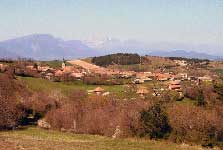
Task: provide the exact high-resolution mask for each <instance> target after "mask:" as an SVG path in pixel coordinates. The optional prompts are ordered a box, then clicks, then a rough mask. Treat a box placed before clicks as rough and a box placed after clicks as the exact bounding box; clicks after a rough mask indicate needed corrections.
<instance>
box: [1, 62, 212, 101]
mask: <svg viewBox="0 0 223 150" xmlns="http://www.w3.org/2000/svg"><path fill="white" fill-rule="evenodd" d="M174 63H175V64H176V66H178V67H184V68H187V67H188V66H189V64H188V63H187V61H185V60H174ZM68 64H69V65H68ZM5 68H7V65H4V64H0V70H1V71H4V69H5ZM17 69H18V68H17ZM23 70H24V68H23ZM25 70H28V71H26V72H30V71H31V72H32V71H33V72H35V73H37V74H38V75H39V76H38V77H40V78H42V79H46V80H49V81H52V82H60V81H77V80H78V81H83V82H84V81H85V80H87V78H89V80H94V78H95V77H98V78H99V80H100V78H103V77H105V78H104V79H103V80H106V81H105V82H102V83H100V82H99V83H90V84H96V85H98V87H96V88H95V89H91V90H88V91H87V93H88V94H96V95H102V96H107V95H109V94H110V92H109V91H105V89H103V88H102V87H100V85H103V84H107V81H108V82H109V83H110V81H114V80H115V81H119V80H121V81H123V80H124V81H126V82H125V83H123V82H111V83H110V85H113V84H114V85H115V84H118V85H125V84H127V85H136V91H135V92H136V94H138V95H139V96H141V97H142V98H144V97H145V95H149V94H150V95H153V96H160V95H161V94H162V93H163V92H164V91H174V92H176V93H178V94H179V99H182V98H183V97H184V94H183V88H184V86H182V83H184V82H189V83H191V84H194V85H199V84H200V83H201V82H212V81H213V78H212V77H211V76H210V75H204V76H191V75H188V73H187V72H186V71H185V70H184V72H179V73H177V74H176V73H173V72H165V71H160V72H158V71H156V72H150V71H139V72H136V71H133V70H129V71H126V70H119V69H110V68H106V67H101V66H97V65H95V64H92V63H89V62H86V61H83V60H70V61H65V60H63V61H62V62H61V65H60V67H58V68H53V67H50V66H47V65H41V64H40V63H39V65H38V64H37V63H34V64H33V65H25ZM28 74H29V73H28ZM31 74H32V73H31ZM101 80H102V79H101Z"/></svg>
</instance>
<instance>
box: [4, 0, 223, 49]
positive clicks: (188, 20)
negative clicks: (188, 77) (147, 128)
mask: <svg viewBox="0 0 223 150" xmlns="http://www.w3.org/2000/svg"><path fill="white" fill-rule="evenodd" d="M0 18H1V21H0V40H5V39H10V38H14V37H18V36H23V35H27V34H33V33H49V34H52V35H55V36H57V37H61V38H64V39H81V40H84V39H87V38H89V37H90V36H95V35H96V36H97V35H98V36H109V37H115V38H119V39H123V40H127V39H135V40H139V41H144V42H148V43H151V42H156V43H158V42H169V43H182V44H186V45H188V44H191V45H209V46H210V45H212V46H216V47H219V46H220V47H221V46H222V45H223V44H222V43H223V0H0ZM222 47H223V46H222ZM218 51H220V50H218Z"/></svg>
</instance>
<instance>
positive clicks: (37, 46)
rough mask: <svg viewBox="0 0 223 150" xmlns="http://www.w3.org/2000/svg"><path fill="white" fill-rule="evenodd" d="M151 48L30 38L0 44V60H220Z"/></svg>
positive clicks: (124, 43)
mask: <svg viewBox="0 0 223 150" xmlns="http://www.w3.org/2000/svg"><path fill="white" fill-rule="evenodd" d="M153 47H154V45H153V46H151V45H148V44H145V43H143V42H139V41H135V40H126V41H121V40H119V39H114V38H106V39H103V40H97V39H94V41H92V40H91V41H81V40H68V41H65V40H62V39H59V38H55V37H53V36H52V35H49V34H32V35H28V36H23V37H18V38H15V39H10V40H6V41H2V42H0V58H13V59H15V58H18V57H23V58H33V59H36V60H53V59H63V58H65V59H74V58H82V57H92V56H99V55H105V54H111V53H118V52H122V53H138V54H140V55H153V56H162V57H187V58H200V59H211V60H217V59H221V57H219V56H213V55H209V54H206V53H198V52H194V51H187V50H171V51H170V50H169V51H167V50H168V49H167V50H162V51H161V50H151V49H153Z"/></svg>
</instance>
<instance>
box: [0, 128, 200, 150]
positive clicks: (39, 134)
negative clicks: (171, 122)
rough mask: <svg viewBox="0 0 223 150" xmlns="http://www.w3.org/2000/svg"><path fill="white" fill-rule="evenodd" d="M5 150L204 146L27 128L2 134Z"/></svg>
mask: <svg viewBox="0 0 223 150" xmlns="http://www.w3.org/2000/svg"><path fill="white" fill-rule="evenodd" d="M0 145H1V149H4V150H198V149H201V147H198V146H189V145H185V144H184V145H183V144H180V145H177V144H174V143H171V142H168V141H154V140H146V139H112V138H108V137H103V136H97V135H80V134H72V133H63V132H58V131H47V130H42V129H39V128H36V127H28V128H25V129H21V130H17V131H4V132H0Z"/></svg>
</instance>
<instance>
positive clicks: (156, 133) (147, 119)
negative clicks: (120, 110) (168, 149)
mask: <svg viewBox="0 0 223 150" xmlns="http://www.w3.org/2000/svg"><path fill="white" fill-rule="evenodd" d="M141 122H142V127H143V133H142V136H149V137H150V138H163V137H165V136H166V135H167V134H168V133H169V132H170V131H171V127H170V125H169V123H168V117H167V114H166V113H165V112H164V111H163V109H162V107H161V105H160V104H155V105H154V106H152V107H151V108H149V109H148V110H143V111H142V112H141Z"/></svg>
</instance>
